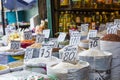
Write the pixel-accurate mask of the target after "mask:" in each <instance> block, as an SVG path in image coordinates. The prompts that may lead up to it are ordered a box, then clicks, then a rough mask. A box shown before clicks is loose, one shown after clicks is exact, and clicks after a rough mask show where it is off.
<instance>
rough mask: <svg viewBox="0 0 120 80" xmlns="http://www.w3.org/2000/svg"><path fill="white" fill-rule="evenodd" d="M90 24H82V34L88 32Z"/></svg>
mask: <svg viewBox="0 0 120 80" xmlns="http://www.w3.org/2000/svg"><path fill="white" fill-rule="evenodd" d="M88 26H89V24H81V32H88Z"/></svg>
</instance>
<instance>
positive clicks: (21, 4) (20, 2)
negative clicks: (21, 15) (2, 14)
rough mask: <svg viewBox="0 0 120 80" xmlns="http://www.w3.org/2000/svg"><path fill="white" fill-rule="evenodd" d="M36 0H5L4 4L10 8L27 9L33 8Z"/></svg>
mask: <svg viewBox="0 0 120 80" xmlns="http://www.w3.org/2000/svg"><path fill="white" fill-rule="evenodd" d="M35 3H36V0H4V2H3V5H4V7H5V8H7V9H9V10H25V9H29V8H31V7H32V6H33V5H34V4H35Z"/></svg>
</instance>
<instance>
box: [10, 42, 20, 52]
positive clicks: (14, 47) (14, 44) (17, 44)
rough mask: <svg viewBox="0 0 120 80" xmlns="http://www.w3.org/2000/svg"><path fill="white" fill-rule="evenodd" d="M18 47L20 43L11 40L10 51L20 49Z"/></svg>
mask: <svg viewBox="0 0 120 80" xmlns="http://www.w3.org/2000/svg"><path fill="white" fill-rule="evenodd" d="M20 46H21V43H20V41H15V40H12V41H11V46H10V49H12V50H16V49H20Z"/></svg>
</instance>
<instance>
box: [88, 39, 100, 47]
mask: <svg viewBox="0 0 120 80" xmlns="http://www.w3.org/2000/svg"><path fill="white" fill-rule="evenodd" d="M99 39H100V38H99V37H91V38H90V40H89V48H98V49H99Z"/></svg>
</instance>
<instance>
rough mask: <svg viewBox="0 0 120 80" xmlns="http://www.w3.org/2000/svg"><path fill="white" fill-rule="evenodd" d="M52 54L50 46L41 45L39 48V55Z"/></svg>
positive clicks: (49, 55)
mask: <svg viewBox="0 0 120 80" xmlns="http://www.w3.org/2000/svg"><path fill="white" fill-rule="evenodd" d="M51 56H52V48H50V47H42V48H41V49H40V53H39V57H45V58H48V57H51Z"/></svg>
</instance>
